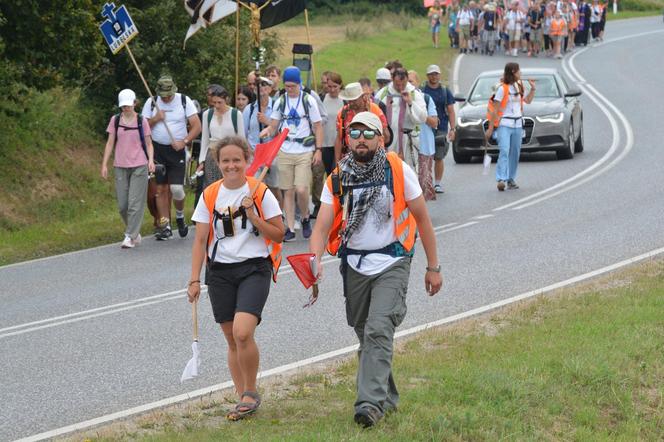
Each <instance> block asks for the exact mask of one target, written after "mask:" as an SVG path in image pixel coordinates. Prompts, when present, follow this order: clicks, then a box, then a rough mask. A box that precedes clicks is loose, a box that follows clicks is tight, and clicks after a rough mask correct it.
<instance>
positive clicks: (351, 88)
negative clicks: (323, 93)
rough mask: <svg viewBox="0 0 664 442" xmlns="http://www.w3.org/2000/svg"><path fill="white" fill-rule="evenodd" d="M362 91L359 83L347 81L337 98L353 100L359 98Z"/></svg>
mask: <svg viewBox="0 0 664 442" xmlns="http://www.w3.org/2000/svg"><path fill="white" fill-rule="evenodd" d="M363 93H364V91H363V90H362V85H361V84H360V83H348V84H347V85H346V87H345V88H344V89H343V90H342V91H341V92H339V98H341V99H342V100H344V101H353V100H357V99H358V98H360V97H361V96H362V94H363Z"/></svg>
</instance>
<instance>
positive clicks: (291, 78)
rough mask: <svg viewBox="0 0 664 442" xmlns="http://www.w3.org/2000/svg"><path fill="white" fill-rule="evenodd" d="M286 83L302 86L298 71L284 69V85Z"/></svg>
mask: <svg viewBox="0 0 664 442" xmlns="http://www.w3.org/2000/svg"><path fill="white" fill-rule="evenodd" d="M286 82H289V83H297V84H302V79H301V78H300V70H299V69H298V68H297V67H295V66H288V67H287V68H286V69H284V83H286Z"/></svg>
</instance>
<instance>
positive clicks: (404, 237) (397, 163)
mask: <svg viewBox="0 0 664 442" xmlns="http://www.w3.org/2000/svg"><path fill="white" fill-rule="evenodd" d="M387 161H388V162H389V165H390V169H391V173H392V183H393V186H394V189H393V190H394V192H393V195H392V197H393V199H394V204H393V207H394V214H393V215H392V216H393V218H394V234H395V236H396V237H397V240H398V241H399V242H400V243H401V245H402V246H403V248H404V249H405V250H406V252H410V251H411V250H412V249H413V246H414V245H415V236H416V232H417V223H416V221H415V217H414V216H413V215H412V214H411V213H410V210H408V205H407V204H406V198H405V195H404V175H403V161H402V160H401V158H399V156H398V155H397V154H396V152H388V153H387ZM333 173H337V174H338V173H339V168H338V167H337V168H336V169H335V171H334V172H333ZM326 184H327V187H328V189H329V190H330V192H332V193H334V192H333V190H332V177H331V176H330V177H328V178H327V183H326ZM342 192H344V191H343V189H342ZM346 197H348V195H346ZM333 208H334V221H333V222H332V228H331V229H330V234H329V236H328V239H327V252H328V253H329V254H330V255H336V254H337V252H338V251H339V247H340V246H341V230H342V228H343V227H344V226H343V219H342V218H343V208H342V206H341V201H340V198H339V196H338V195H334V204H333Z"/></svg>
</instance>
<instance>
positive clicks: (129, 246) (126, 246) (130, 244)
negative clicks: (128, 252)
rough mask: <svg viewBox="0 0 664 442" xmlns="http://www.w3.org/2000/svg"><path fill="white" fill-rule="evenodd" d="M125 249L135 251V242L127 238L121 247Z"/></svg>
mask: <svg viewBox="0 0 664 442" xmlns="http://www.w3.org/2000/svg"><path fill="white" fill-rule="evenodd" d="M120 247H122V248H123V249H133V248H134V242H133V241H132V240H131V238H130V237H128V236H125V239H124V241H122V245H121V246H120Z"/></svg>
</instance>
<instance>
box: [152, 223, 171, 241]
mask: <svg viewBox="0 0 664 442" xmlns="http://www.w3.org/2000/svg"><path fill="white" fill-rule="evenodd" d="M172 236H173V232H172V231H171V226H166V227H164V228H163V229H160V230H159V232H157V233H156V234H155V235H154V237H155V239H156V240H157V241H168V240H169V239H170V238H171V237H172Z"/></svg>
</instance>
